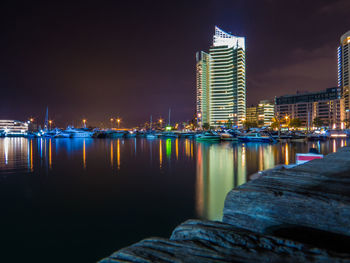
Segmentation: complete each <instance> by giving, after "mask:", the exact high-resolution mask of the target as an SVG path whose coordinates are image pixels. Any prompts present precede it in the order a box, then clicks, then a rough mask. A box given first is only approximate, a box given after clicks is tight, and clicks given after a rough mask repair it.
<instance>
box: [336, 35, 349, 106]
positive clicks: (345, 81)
mask: <svg viewBox="0 0 350 263" xmlns="http://www.w3.org/2000/svg"><path fill="white" fill-rule="evenodd" d="M349 52H350V31H348V32H346V33H345V34H344V35H342V36H341V38H340V46H339V47H338V86H339V87H341V88H342V92H343V98H344V103H345V109H346V111H347V112H349V111H350V96H349V89H350V86H349V85H350V77H349V71H350V54H349Z"/></svg>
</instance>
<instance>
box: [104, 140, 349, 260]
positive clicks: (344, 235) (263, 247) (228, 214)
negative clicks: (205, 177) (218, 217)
mask: <svg viewBox="0 0 350 263" xmlns="http://www.w3.org/2000/svg"><path fill="white" fill-rule="evenodd" d="M116 238H122V237H120V236H119V237H116ZM349 243H350V147H343V148H340V149H339V150H338V152H336V153H332V154H329V155H327V156H326V157H325V158H324V159H320V160H313V161H311V162H309V163H306V164H303V165H300V166H297V167H294V168H291V169H288V170H275V171H273V170H271V171H268V172H267V173H265V174H264V176H263V177H260V178H258V179H256V180H253V181H250V182H247V183H245V184H243V185H241V186H239V187H237V188H235V189H233V190H231V191H230V192H229V193H228V195H227V197H226V201H225V207H224V216H223V220H222V221H220V222H219V221H201V220H188V221H186V222H184V223H183V224H181V225H180V226H178V227H177V228H175V230H174V231H173V233H172V235H171V237H170V238H168V239H164V238H148V239H145V240H142V241H140V242H139V243H136V244H134V245H131V246H129V247H126V248H123V249H121V250H119V251H117V252H115V253H114V254H112V255H111V256H109V257H107V258H105V259H103V260H101V261H100V262H101V263H107V262H350V252H349V250H348V245H347V244H349Z"/></svg>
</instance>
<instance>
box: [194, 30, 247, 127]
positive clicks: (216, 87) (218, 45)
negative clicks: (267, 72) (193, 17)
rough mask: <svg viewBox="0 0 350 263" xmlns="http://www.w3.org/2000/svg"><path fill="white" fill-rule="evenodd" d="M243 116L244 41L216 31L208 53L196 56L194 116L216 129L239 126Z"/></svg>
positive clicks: (244, 112)
mask: <svg viewBox="0 0 350 263" xmlns="http://www.w3.org/2000/svg"><path fill="white" fill-rule="evenodd" d="M205 105H206V106H207V107H206V106H205ZM245 115H246V77H245V38H244V37H236V36H233V35H231V34H228V33H226V32H224V31H223V30H221V29H220V28H218V27H215V34H214V37H213V45H212V46H211V47H210V49H209V53H208V54H207V53H205V52H200V53H197V116H201V119H200V122H201V123H202V124H205V123H207V124H209V125H210V126H213V127H218V126H221V125H224V124H226V123H228V122H230V123H232V124H233V125H237V126H239V125H242V123H243V121H244V120H245Z"/></svg>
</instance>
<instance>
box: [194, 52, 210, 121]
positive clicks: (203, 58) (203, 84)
mask: <svg viewBox="0 0 350 263" xmlns="http://www.w3.org/2000/svg"><path fill="white" fill-rule="evenodd" d="M209 60H210V56H209V54H207V53H205V52H203V51H201V52H197V54H196V61H197V64H196V75H197V76H196V84H197V109H196V110H197V120H198V124H199V126H203V124H204V123H205V124H208V125H209V123H210V120H209V83H210V82H209V81H210V76H209V72H210V63H209Z"/></svg>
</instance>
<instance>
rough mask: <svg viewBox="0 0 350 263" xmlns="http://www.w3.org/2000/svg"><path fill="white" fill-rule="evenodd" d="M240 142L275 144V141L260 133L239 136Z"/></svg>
mask: <svg viewBox="0 0 350 263" xmlns="http://www.w3.org/2000/svg"><path fill="white" fill-rule="evenodd" d="M238 140H239V141H242V142H274V141H275V139H274V138H272V137H271V136H269V135H263V134H261V133H259V132H250V133H247V134H245V135H242V136H238Z"/></svg>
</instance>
